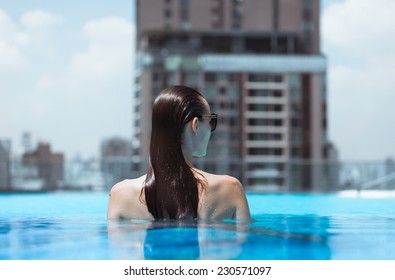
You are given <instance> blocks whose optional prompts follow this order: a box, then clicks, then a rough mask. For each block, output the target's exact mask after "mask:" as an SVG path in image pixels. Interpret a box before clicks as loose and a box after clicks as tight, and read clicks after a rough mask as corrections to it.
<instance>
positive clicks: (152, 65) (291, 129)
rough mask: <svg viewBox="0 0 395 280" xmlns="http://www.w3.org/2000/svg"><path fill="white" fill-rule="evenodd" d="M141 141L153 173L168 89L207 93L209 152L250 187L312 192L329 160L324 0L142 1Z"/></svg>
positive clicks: (202, 162)
mask: <svg viewBox="0 0 395 280" xmlns="http://www.w3.org/2000/svg"><path fill="white" fill-rule="evenodd" d="M136 5H137V7H136V11H137V17H136V18H137V40H136V42H137V43H136V49H137V65H136V73H137V75H136V91H135V96H134V99H135V110H134V113H135V114H134V133H135V134H134V142H135V143H136V144H137V151H138V152H139V154H138V156H139V158H140V160H141V165H140V171H141V173H144V172H145V170H146V165H147V159H148V155H149V143H150V128H151V109H152V103H153V100H154V99H155V97H156V96H157V95H158V93H159V92H160V90H161V89H163V88H164V87H166V86H169V85H174V84H183V85H186V86H190V87H192V88H195V89H197V90H198V91H200V92H201V93H202V94H203V95H204V96H205V98H206V99H207V101H208V102H209V104H210V107H211V111H212V112H215V113H217V114H218V116H219V120H218V126H217V130H216V131H215V132H214V133H213V134H212V138H211V140H210V144H209V148H208V153H207V157H205V158H196V160H195V162H194V164H195V165H196V166H197V167H198V168H202V169H204V170H206V171H208V172H213V173H217V174H231V175H233V176H236V177H237V178H239V179H240V180H241V181H242V183H243V185H244V186H245V187H246V188H247V190H250V191H264V192H265V191H266V192H270V191H274V192H278V191H285V192H286V191H296V190H297V191H300V190H302V191H311V190H314V188H315V187H316V186H318V185H319V184H320V182H321V181H322V176H323V171H322V169H321V168H320V167H319V166H320V165H319V164H317V165H315V164H312V163H314V162H321V161H323V160H325V158H326V157H327V144H328V140H327V119H326V115H327V103H326V59H325V57H324V56H323V55H322V54H321V52H320V44H319V43H320V38H319V0H244V1H243V0H137V1H136Z"/></svg>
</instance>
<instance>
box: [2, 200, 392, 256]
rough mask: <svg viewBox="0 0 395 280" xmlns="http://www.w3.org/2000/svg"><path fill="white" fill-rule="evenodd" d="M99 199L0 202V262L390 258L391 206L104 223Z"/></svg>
mask: <svg viewBox="0 0 395 280" xmlns="http://www.w3.org/2000/svg"><path fill="white" fill-rule="evenodd" d="M107 199H108V196H107V195H106V194H101V193H63V194H6V195H0V259H395V199H394V198H391V199H368V198H340V197H337V196H336V195H248V201H249V204H250V209H251V214H252V217H253V218H254V222H252V223H250V224H247V225H243V224H238V223H235V222H234V221H221V222H204V221H199V222H163V221H156V222H152V221H139V220H132V221H123V222H111V223H107V220H106V207H107Z"/></svg>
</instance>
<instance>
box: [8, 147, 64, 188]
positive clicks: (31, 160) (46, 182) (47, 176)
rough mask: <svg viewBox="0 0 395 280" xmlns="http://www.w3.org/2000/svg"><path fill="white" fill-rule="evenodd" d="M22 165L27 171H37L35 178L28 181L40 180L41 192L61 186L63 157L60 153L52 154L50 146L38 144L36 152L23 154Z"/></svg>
mask: <svg viewBox="0 0 395 280" xmlns="http://www.w3.org/2000/svg"><path fill="white" fill-rule="evenodd" d="M22 164H23V166H24V167H25V168H27V169H30V170H36V171H37V178H30V179H41V180H42V181H43V186H42V189H41V190H44V191H50V190H56V189H58V188H59V187H60V186H61V185H62V184H63V179H64V156H63V154H62V153H53V152H52V151H51V146H50V144H46V143H39V144H38V146H37V148H36V150H34V151H31V152H25V153H24V154H23V155H22ZM21 187H22V186H15V188H21Z"/></svg>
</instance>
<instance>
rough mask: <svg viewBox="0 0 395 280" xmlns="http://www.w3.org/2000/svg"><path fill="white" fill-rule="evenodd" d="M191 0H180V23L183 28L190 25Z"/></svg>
mask: <svg viewBox="0 0 395 280" xmlns="http://www.w3.org/2000/svg"><path fill="white" fill-rule="evenodd" d="M188 21H189V0H180V23H181V28H182V29H187V28H188V27H189V24H188Z"/></svg>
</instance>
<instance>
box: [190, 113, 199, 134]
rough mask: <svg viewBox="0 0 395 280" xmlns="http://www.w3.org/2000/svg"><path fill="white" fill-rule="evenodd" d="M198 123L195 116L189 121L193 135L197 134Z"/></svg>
mask: <svg viewBox="0 0 395 280" xmlns="http://www.w3.org/2000/svg"><path fill="white" fill-rule="evenodd" d="M198 123H199V119H198V118H196V117H194V118H193V120H192V121H191V128H192V131H193V133H194V134H195V135H196V134H197V131H198Z"/></svg>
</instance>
